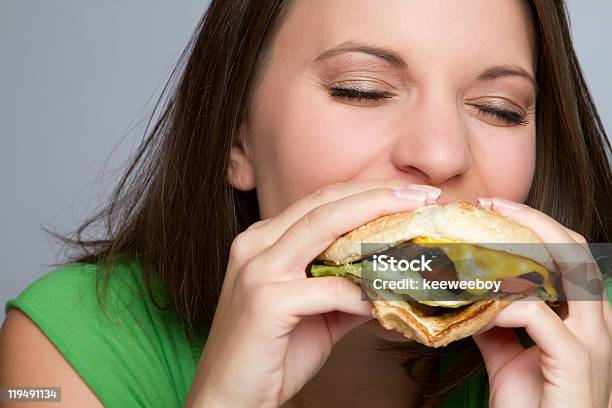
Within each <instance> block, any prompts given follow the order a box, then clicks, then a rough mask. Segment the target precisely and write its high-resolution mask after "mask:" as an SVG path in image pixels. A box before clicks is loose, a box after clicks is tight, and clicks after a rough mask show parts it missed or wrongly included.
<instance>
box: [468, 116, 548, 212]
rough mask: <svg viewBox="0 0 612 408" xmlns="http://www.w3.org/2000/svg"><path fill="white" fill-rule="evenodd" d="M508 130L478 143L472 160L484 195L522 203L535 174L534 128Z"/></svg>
mask: <svg viewBox="0 0 612 408" xmlns="http://www.w3.org/2000/svg"><path fill="white" fill-rule="evenodd" d="M510 129H511V128H508V131H507V132H504V133H507V134H504V135H496V136H495V139H492V140H487V141H486V142H484V143H482V144H481V145H480V146H479V150H480V151H478V152H474V154H475V155H474V156H473V157H475V159H474V160H475V162H476V164H477V166H478V169H479V174H480V178H481V180H482V184H483V185H484V187H485V190H486V194H487V196H489V197H493V196H501V197H505V198H508V199H510V200H513V201H521V202H522V201H524V199H525V198H526V197H527V194H528V193H529V189H530V188H531V183H532V181H533V175H534V171H535V160H536V157H535V128H533V127H529V128H525V129H524V130H521V131H517V130H516V129H514V130H510Z"/></svg>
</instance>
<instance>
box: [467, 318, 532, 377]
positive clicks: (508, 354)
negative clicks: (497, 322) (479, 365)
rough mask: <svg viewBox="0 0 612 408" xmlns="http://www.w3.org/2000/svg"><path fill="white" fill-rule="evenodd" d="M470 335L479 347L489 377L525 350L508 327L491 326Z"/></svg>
mask: <svg viewBox="0 0 612 408" xmlns="http://www.w3.org/2000/svg"><path fill="white" fill-rule="evenodd" d="M472 337H473V338H474V341H475V342H476V345H477V346H478V348H479V349H480V353H481V354H482V357H483V359H484V362H485V367H486V368H487V373H488V375H489V378H493V377H494V376H495V374H497V372H498V371H499V369H500V368H502V367H503V366H505V365H506V364H507V363H508V362H509V361H510V360H512V359H513V358H515V357H516V356H517V355H518V354H520V353H521V352H523V351H524V350H525V349H524V348H523V346H522V345H521V343H520V342H519V340H518V338H517V337H516V334H515V333H514V330H512V329H508V328H502V327H493V328H491V329H490V330H487V331H485V332H483V333H480V334H475V335H473V336H472Z"/></svg>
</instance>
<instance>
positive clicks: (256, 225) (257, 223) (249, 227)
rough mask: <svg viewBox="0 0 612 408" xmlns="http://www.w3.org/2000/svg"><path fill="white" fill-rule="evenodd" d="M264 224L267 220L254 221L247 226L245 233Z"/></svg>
mask: <svg viewBox="0 0 612 408" xmlns="http://www.w3.org/2000/svg"><path fill="white" fill-rule="evenodd" d="M266 222H267V220H259V221H255V222H254V223H252V224H251V225H249V226H248V228H247V229H246V230H245V231H253V230H254V229H257V228H259V227H261V226H262V225H264V224H265V223H266Z"/></svg>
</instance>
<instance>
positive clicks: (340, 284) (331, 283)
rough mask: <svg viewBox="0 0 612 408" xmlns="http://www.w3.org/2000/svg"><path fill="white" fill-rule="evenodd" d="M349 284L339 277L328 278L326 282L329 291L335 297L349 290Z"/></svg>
mask: <svg viewBox="0 0 612 408" xmlns="http://www.w3.org/2000/svg"><path fill="white" fill-rule="evenodd" d="M350 284H351V283H350V282H349V281H348V280H346V279H344V278H340V277H330V279H329V280H328V281H327V286H328V288H329V291H330V292H331V293H332V295H334V296H337V297H341V296H343V295H345V294H346V293H347V292H348V291H349V289H350V286H349V285H350Z"/></svg>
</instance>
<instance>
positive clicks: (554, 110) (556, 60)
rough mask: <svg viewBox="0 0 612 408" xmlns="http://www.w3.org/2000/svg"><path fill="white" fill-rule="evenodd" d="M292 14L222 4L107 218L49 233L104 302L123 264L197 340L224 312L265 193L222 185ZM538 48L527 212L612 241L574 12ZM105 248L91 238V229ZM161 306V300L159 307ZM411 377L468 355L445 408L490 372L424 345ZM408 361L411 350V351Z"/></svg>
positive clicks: (604, 170)
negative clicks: (122, 261) (94, 282)
mask: <svg viewBox="0 0 612 408" xmlns="http://www.w3.org/2000/svg"><path fill="white" fill-rule="evenodd" d="M291 3H293V2H292V1H290V0H256V1H255V0H213V1H212V3H211V4H210V6H209V8H208V10H207V11H206V12H205V14H204V15H203V17H202V19H201V21H200V23H199V24H198V26H197V28H196V30H195V33H194V34H193V37H192V38H191V40H190V42H189V43H188V45H187V47H186V49H185V50H184V52H183V54H182V55H181V57H180V59H179V62H178V64H177V66H176V68H175V69H174V71H173V72H172V75H171V77H170V80H169V81H168V83H167V84H166V87H165V88H164V91H163V93H162V96H161V97H160V99H159V101H158V103H157V104H156V107H155V110H154V112H153V114H151V117H150V119H149V124H151V122H152V120H153V118H154V115H155V112H156V111H158V108H159V107H162V110H161V113H160V115H159V118H158V119H157V120H156V121H155V123H154V126H153V127H152V129H151V130H150V131H149V126H147V129H146V130H145V140H144V141H143V143H142V144H141V146H140V148H139V149H138V151H137V152H136V154H135V156H134V157H133V160H131V161H130V164H129V166H128V167H127V169H126V171H125V173H124V175H123V177H122V178H121V180H120V182H119V184H118V186H117V187H116V189H115V190H114V192H113V194H112V196H111V198H110V200H109V202H108V205H107V206H106V207H104V208H103V209H102V210H101V211H99V212H97V213H96V214H94V215H93V216H91V217H90V218H88V219H87V220H85V221H84V222H83V223H82V224H81V226H80V227H79V228H78V229H77V230H76V231H75V232H74V233H72V234H70V235H69V236H62V235H61V234H58V233H55V232H52V231H50V230H48V229H47V232H49V233H50V234H52V235H54V236H55V237H57V238H59V239H61V240H62V241H63V242H64V243H65V244H66V245H68V246H69V247H71V248H75V249H76V250H77V251H76V253H75V254H73V255H71V256H69V257H68V259H67V261H66V263H73V262H83V263H96V264H98V268H97V271H98V283H99V287H100V288H102V290H101V293H102V295H101V302H103V297H104V296H103V293H104V288H105V285H106V284H107V282H108V274H109V273H110V271H111V265H112V264H113V261H114V260H116V259H117V257H119V256H127V257H130V258H133V259H135V260H137V261H138V262H139V263H140V264H141V266H142V272H143V278H144V280H145V283H146V286H147V290H148V292H149V296H152V287H154V285H155V284H159V287H161V288H162V289H163V290H164V293H165V296H164V299H165V302H164V303H165V304H164V305H162V304H159V303H157V304H158V306H159V307H160V308H164V307H169V308H170V309H171V310H172V311H173V312H174V313H175V315H176V316H177V319H178V320H179V321H180V322H181V324H182V325H183V326H184V327H185V328H186V329H187V330H189V331H190V332H191V331H193V330H195V329H197V328H201V327H205V326H206V325H208V324H209V323H210V322H211V320H212V317H213V315H214V312H215V307H216V304H217V299H218V296H219V293H220V289H221V285H222V282H223V276H224V273H225V269H226V263H227V258H228V254H229V248H230V244H231V242H232V240H233V238H234V237H235V236H236V235H237V234H238V233H239V232H240V231H242V230H244V229H245V228H246V227H248V226H249V225H250V224H251V223H253V222H255V221H256V220H258V219H259V210H258V207H257V200H256V192H255V191H254V190H253V191H250V192H241V191H238V190H235V189H233V188H232V187H231V186H230V185H229V184H228V183H227V181H226V172H227V167H228V154H229V148H230V143H231V140H232V138H233V137H234V136H235V135H236V134H237V132H238V130H239V127H240V125H241V124H242V123H244V122H245V120H246V119H247V118H248V114H249V111H248V109H249V106H250V100H251V96H252V93H253V91H254V89H255V88H256V83H257V79H258V76H257V75H258V73H260V72H262V71H264V66H265V63H266V59H267V56H268V53H269V49H270V44H271V42H272V41H273V38H274V33H275V31H276V30H278V26H279V25H280V23H282V21H283V17H284V15H285V14H286V13H287V12H288V10H289V7H290V6H291ZM529 4H530V7H531V10H532V14H533V21H534V26H535V31H536V35H537V47H538V70H537V82H538V84H539V89H540V91H539V96H538V102H537V112H536V114H537V119H538V122H537V152H536V154H537V163H536V172H535V178H534V181H533V185H532V189H531V191H530V193H529V195H528V197H527V200H526V203H527V204H528V205H530V206H532V207H534V208H537V209H540V210H542V211H545V212H546V213H548V214H550V215H551V216H552V217H554V218H555V219H557V220H558V221H559V222H561V223H562V224H564V225H565V226H567V227H568V228H571V229H572V230H575V231H577V232H579V233H580V234H582V235H583V236H584V237H585V238H586V239H587V240H589V241H591V242H597V241H609V240H610V236H611V235H612V214H611V213H610V211H609V204H608V203H609V202H610V198H611V197H610V192H611V191H612V174H611V173H612V172H611V168H610V162H609V159H608V156H607V155H608V154H610V151H611V149H610V143H609V141H608V140H607V138H606V135H605V132H604V129H603V126H602V124H601V121H600V119H599V116H598V114H597V111H596V109H595V106H594V104H593V101H592V99H591V96H590V94H589V91H588V88H587V86H586V83H585V80H584V78H583V76H582V73H581V70H580V66H579V64H578V61H577V58H576V54H575V52H574V49H573V46H572V42H571V38H570V32H569V26H568V17H567V12H566V8H565V5H564V3H563V2H562V1H558V0H532V1H530V2H529ZM97 226H100V227H102V228H103V229H104V231H105V233H104V237H102V238H100V239H96V238H85V237H84V234H85V233H86V232H88V231H90V230H92V229H94V227H97ZM152 298H153V296H152ZM153 300H154V301H156V299H153ZM409 349H410V350H408V351H409V352H410V353H408V354H407V355H409V356H411V357H410V358H409V359H408V360H406V361H407V363H406V367H407V368H408V371H409V372H410V371H411V369H410V367H412V363H414V362H415V361H416V360H417V359H418V358H420V357H422V356H433V357H436V358H437V357H439V355H440V353H442V352H444V353H456V352H460V353H461V355H462V356H463V358H465V361H469V362H470V363H469V364H458V365H457V366H456V367H455V368H454V369H453V370H451V371H449V372H448V373H447V374H446V375H444V376H442V378H435V379H417V380H419V381H422V382H423V383H425V384H426V387H425V392H424V395H423V403H424V404H425V405H428V406H435V405H437V404H438V403H439V402H440V401H443V400H444V399H445V398H446V397H447V396H448V395H449V394H450V393H452V391H454V390H455V389H457V388H458V387H459V386H461V385H462V384H463V383H464V382H465V381H466V379H467V378H469V377H470V376H471V375H474V374H476V373H478V372H481V371H482V369H483V364H482V358H481V356H480V353H479V352H478V350H477V349H476V347H475V344H474V342H473V340H471V339H464V340H462V341H460V342H457V343H454V344H453V345H451V346H450V347H448V348H446V349H443V350H433V349H427V348H425V347H423V346H420V345H417V344H414V345H412V346H410V347H409ZM404 351H405V349H404Z"/></svg>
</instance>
